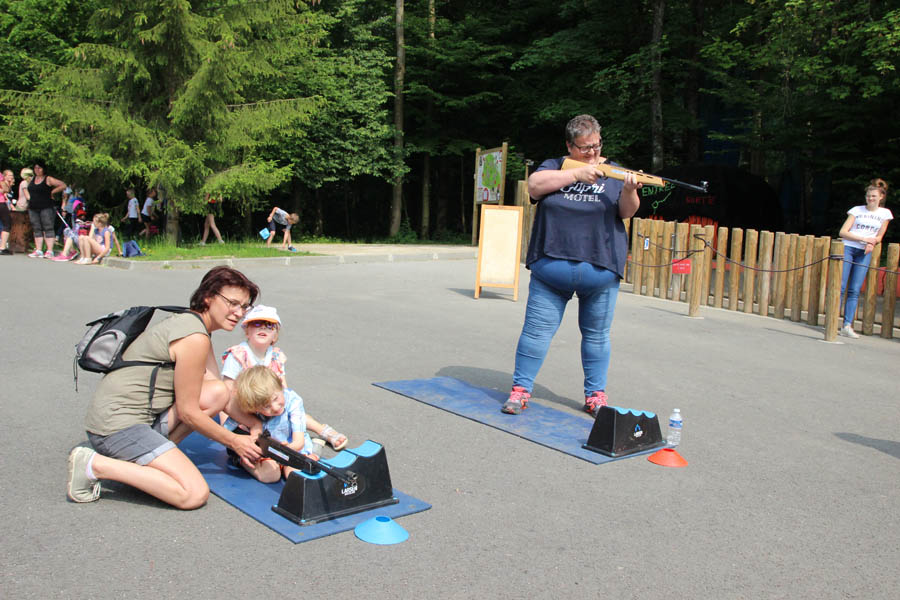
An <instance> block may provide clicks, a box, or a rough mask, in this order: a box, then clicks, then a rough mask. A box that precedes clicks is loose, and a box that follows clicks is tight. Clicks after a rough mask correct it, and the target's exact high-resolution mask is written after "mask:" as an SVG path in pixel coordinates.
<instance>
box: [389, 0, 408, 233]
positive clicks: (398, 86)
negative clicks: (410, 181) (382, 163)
mask: <svg viewBox="0 0 900 600" xmlns="http://www.w3.org/2000/svg"><path fill="white" fill-rule="evenodd" d="M395 13H396V14H395V21H394V25H395V33H396V37H397V64H396V66H395V67H394V157H395V159H396V161H397V164H398V166H399V165H400V164H402V162H403V79H404V77H405V75H406V47H405V45H404V41H403V0H396V9H395ZM402 208H403V176H402V175H398V176H397V179H396V181H394V189H393V193H392V194H391V224H390V230H389V231H388V235H390V236H391V237H393V236H395V235H397V234H398V233H399V232H400V214H401V211H402Z"/></svg>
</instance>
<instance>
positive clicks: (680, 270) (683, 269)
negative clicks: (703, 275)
mask: <svg viewBox="0 0 900 600" xmlns="http://www.w3.org/2000/svg"><path fill="white" fill-rule="evenodd" d="M690 272H691V261H690V259H688V258H682V259H681V260H676V261H675V262H673V263H672V274H673V275H689V274H690Z"/></svg>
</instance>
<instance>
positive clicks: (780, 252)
mask: <svg viewBox="0 0 900 600" xmlns="http://www.w3.org/2000/svg"><path fill="white" fill-rule="evenodd" d="M790 245H791V236H789V235H785V234H784V233H782V232H780V231H779V232H778V233H776V234H775V270H776V271H777V273H775V312H774V313H773V314H772V316H773V317H775V318H776V319H783V318H784V306H785V302H784V299H785V298H786V297H787V289H786V288H787V273H786V272H785V270H786V269H787V263H788V252H789V251H790Z"/></svg>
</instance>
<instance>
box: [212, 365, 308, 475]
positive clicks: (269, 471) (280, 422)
mask: <svg viewBox="0 0 900 600" xmlns="http://www.w3.org/2000/svg"><path fill="white" fill-rule="evenodd" d="M234 386H235V393H234V395H233V396H232V398H231V399H230V400H229V401H228V405H227V406H226V408H225V411H226V412H235V410H234V409H235V405H236V408H237V409H239V410H241V411H243V412H244V413H247V414H251V415H252V414H255V415H256V416H257V417H259V420H260V421H261V422H262V428H261V429H259V430H256V429H251V430H250V435H259V434H260V433H262V429H266V430H268V432H269V434H271V436H272V438H274V439H275V440H278V441H279V442H281V443H283V444H286V445H287V446H288V447H289V448H291V449H292V450H296V451H297V452H300V453H302V454H307V455H309V456H310V457H311V458H313V459H314V460H319V457H318V456H317V455H316V454H315V452H314V451H313V444H312V440H310V438H309V435H308V434H307V433H306V413H305V412H304V411H303V399H302V398H301V397H300V396H299V395H298V394H297V392H295V391H294V390H289V389H285V388H283V387H282V386H281V379H279V378H278V376H277V375H276V374H275V373H273V372H272V371H271V370H269V369H268V368H266V367H264V366H262V365H257V366H255V367H250V368H249V369H246V370H245V371H242V372H241V373H240V375H238V377H237V379H236V380H235V381H234ZM224 426H225V428H226V429H229V430H231V431H234V432H236V433H238V434H240V433H242V432H243V431H244V429H243V426H242V425H240V424H239V423H238V422H237V421H235V420H233V419H232V418H231V417H228V420H226V421H225V425H224ZM228 452H229V456H232V455H233V456H232V458H235V457H236V456H237V455H236V454H234V451H233V450H231V449H230V448H229V449H228ZM233 462H238V461H233ZM240 464H241V466H242V467H244V468H245V469H246V470H247V472H248V473H250V474H251V475H253V476H254V477H255V478H256V479H258V480H260V481H262V482H263V483H275V482H276V481H278V480H280V479H281V475H282V471H283V472H284V476H285V478H287V477H288V475H290V473H291V471H293V470H294V469H292V468H291V467H282V466H281V465H280V464H279V463H277V462H275V461H274V460H272V459H271V458H267V457H266V458H262V459H261V460H260V461H259V462H257V463H256V464H254V465H248V464H247V463H244V462H240Z"/></svg>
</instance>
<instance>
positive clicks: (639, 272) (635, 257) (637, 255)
mask: <svg viewBox="0 0 900 600" xmlns="http://www.w3.org/2000/svg"><path fill="white" fill-rule="evenodd" d="M631 230H632V231H633V232H634V246H633V247H634V251H633V252H632V253H631V256H632V259H631V260H632V261H634V265H633V266H634V269H633V270H632V272H631V283H632V284H633V288H634V289H633V290H632V292H633V293H635V294H637V295H638V296H640V295H641V294H642V293H643V285H644V267H642V266H641V265H642V264H644V238H643V234H644V219H638V218H633V219H631Z"/></svg>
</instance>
